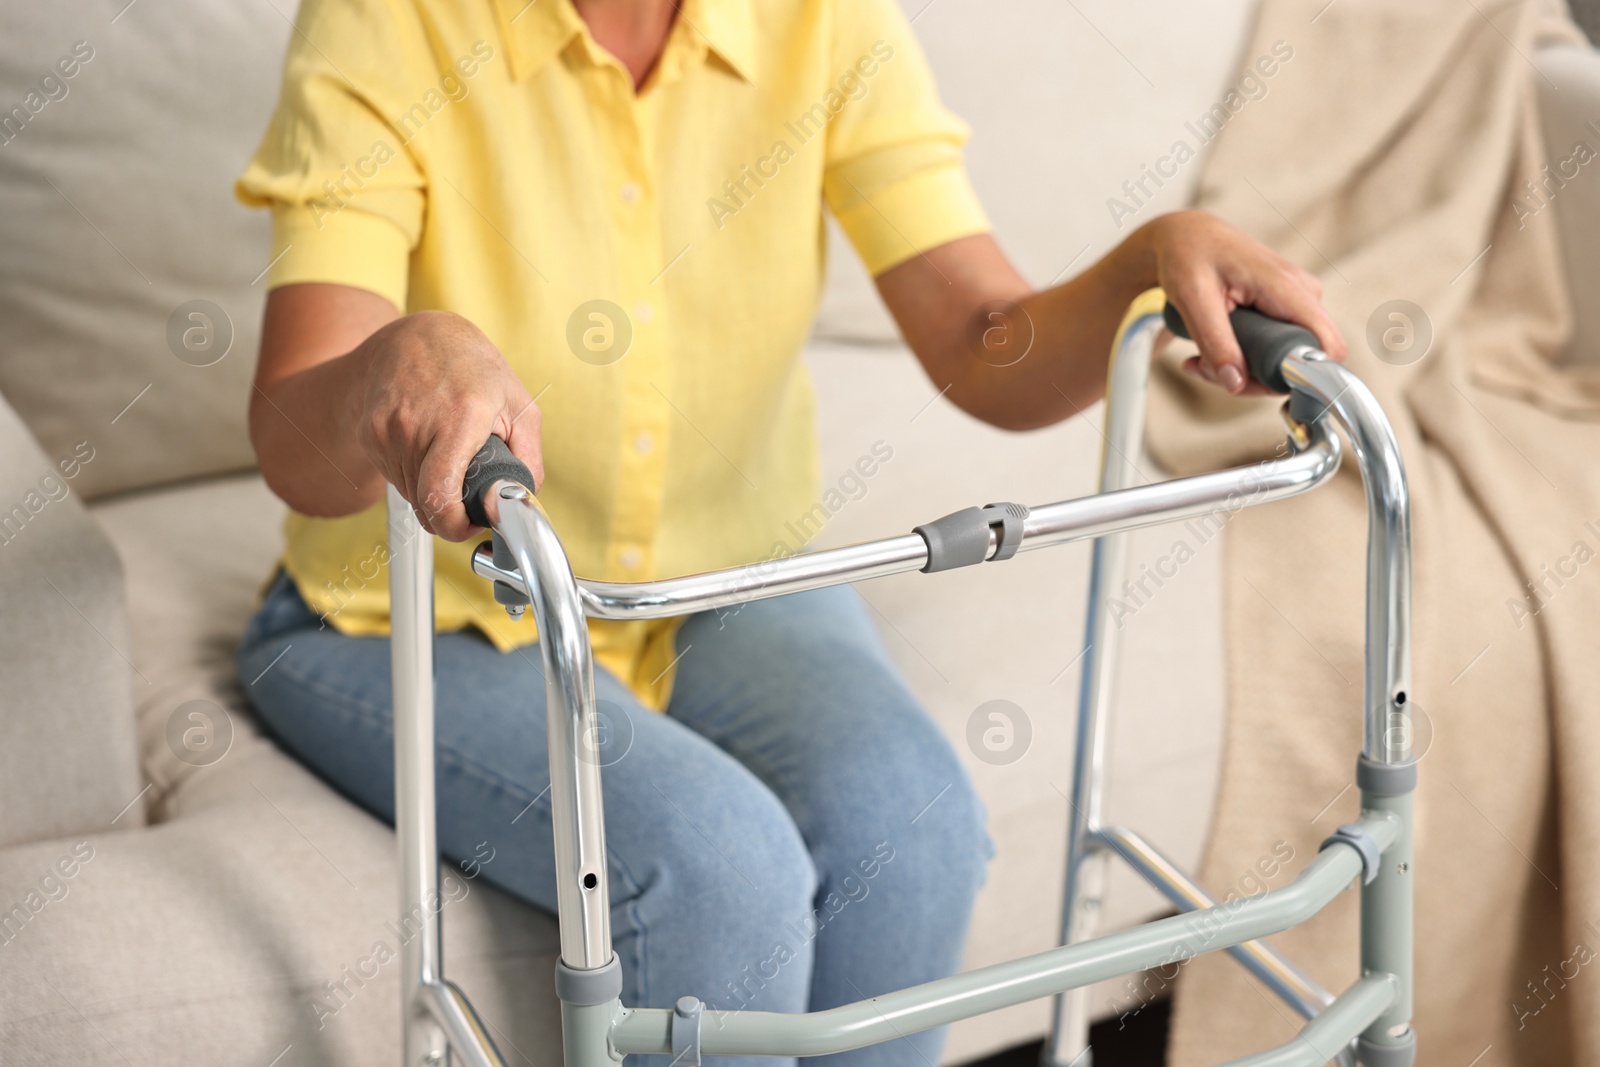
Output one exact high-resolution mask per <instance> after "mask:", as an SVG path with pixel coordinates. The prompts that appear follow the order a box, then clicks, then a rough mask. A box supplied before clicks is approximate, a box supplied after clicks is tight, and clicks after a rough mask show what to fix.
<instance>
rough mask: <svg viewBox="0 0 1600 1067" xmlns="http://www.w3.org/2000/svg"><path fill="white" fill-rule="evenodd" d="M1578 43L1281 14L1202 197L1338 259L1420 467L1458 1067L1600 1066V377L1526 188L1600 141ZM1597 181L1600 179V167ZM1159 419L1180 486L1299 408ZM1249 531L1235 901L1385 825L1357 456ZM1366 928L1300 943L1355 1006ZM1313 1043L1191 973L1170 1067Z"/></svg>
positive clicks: (1318, 259)
mask: <svg viewBox="0 0 1600 1067" xmlns="http://www.w3.org/2000/svg"><path fill="white" fill-rule="evenodd" d="M1563 37H1573V38H1574V39H1576V38H1575V31H1573V30H1572V28H1571V27H1570V25H1569V24H1568V23H1566V21H1565V19H1564V17H1562V16H1560V15H1555V14H1552V13H1551V12H1550V11H1549V10H1548V9H1541V8H1540V7H1539V5H1537V4H1535V3H1523V4H1517V3H1506V2H1503V0H1498V2H1496V0H1475V2H1474V0H1335V2H1333V3H1331V4H1330V3H1329V2H1328V0H1265V3H1264V5H1263V8H1262V11H1261V14H1260V16H1259V23H1258V26H1257V29H1256V31H1255V34H1254V38H1253V40H1252V42H1251V44H1250V45H1249V50H1248V52H1247V53H1246V54H1245V56H1244V62H1245V63H1246V64H1247V65H1253V64H1254V62H1255V60H1256V59H1257V58H1258V57H1261V56H1270V55H1273V54H1274V53H1275V51H1276V52H1279V53H1281V51H1282V45H1280V44H1279V42H1283V43H1285V44H1287V46H1289V47H1290V48H1292V49H1293V58H1292V60H1291V61H1289V62H1286V63H1282V64H1281V66H1280V69H1278V70H1277V72H1276V74H1275V76H1274V77H1272V78H1271V79H1270V81H1269V82H1268V83H1267V84H1268V91H1267V94H1266V95H1265V96H1264V97H1260V98H1259V99H1255V100H1252V101H1251V102H1250V103H1249V106H1248V107H1244V108H1242V109H1241V110H1240V111H1239V112H1238V114H1236V115H1234V116H1233V118H1232V119H1231V121H1230V122H1229V123H1228V124H1227V126H1226V128H1225V130H1224V131H1223V133H1222V134H1221V136H1220V138H1219V139H1218V140H1217V142H1216V145H1215V148H1214V151H1213V154H1212V156H1211V157H1210V159H1209V160H1208V162H1207V164H1206V167H1207V170H1206V173H1205V176H1204V180H1203V182H1202V191H1201V195H1200V205H1201V206H1203V207H1205V208H1207V209H1209V210H1211V211H1213V212H1216V213H1217V214H1219V215H1221V216H1223V217H1225V218H1227V219H1230V220H1231V221H1233V222H1235V223H1237V224H1238V225H1240V226H1242V227H1243V228H1244V229H1246V230H1247V231H1249V232H1251V233H1252V234H1255V235H1256V236H1258V237H1260V238H1262V239H1263V240H1265V241H1267V242H1268V243H1270V244H1271V245H1273V246H1274V247H1275V248H1277V249H1279V250H1280V251H1282V252H1283V253H1285V254H1286V255H1288V256H1290V257H1291V258H1293V259H1294V260H1296V261H1297V262H1299V263H1301V264H1302V265H1304V266H1306V267H1307V268H1309V269H1311V270H1313V271H1316V272H1317V273H1318V274H1319V275H1320V277H1321V278H1322V279H1323V281H1324V283H1325V285H1326V296H1325V298H1326V301H1327V304H1328V306H1329V307H1330V308H1331V309H1332V311H1333V312H1334V314H1335V316H1336V318H1337V320H1338V322H1339V324H1340V327H1341V329H1342V330H1343V331H1344V333H1345V336H1346V337H1347V338H1348V339H1349V341H1350V343H1351V348H1352V353H1351V356H1350V360H1349V364H1350V366H1351V367H1352V368H1353V369H1355V370H1356V371H1357V372H1358V373H1359V374H1360V375H1361V376H1362V377H1363V378H1364V379H1365V380H1366V381H1367V382H1368V383H1369V384H1371V386H1372V387H1373V389H1374V391H1375V392H1376V393H1377V396H1378V398H1379V400H1380V401H1381V402H1382V403H1383V405H1384V408H1385V410H1386V411H1387V412H1388V414H1389V417H1390V418H1391V419H1392V420H1393V422H1394V424H1395V427H1396V430H1397V431H1398V434H1399V438H1400V442H1401V446H1402V448H1403V451H1404V455H1405V461H1406V465H1407V470H1408V474H1409V477H1410V484H1411V491H1412V502H1413V515H1414V531H1415V535H1414V536H1415V552H1416V575H1415V639H1416V640H1415V659H1416V662H1415V678H1414V695H1415V704H1416V705H1417V706H1418V707H1420V709H1421V710H1422V712H1423V713H1424V715H1423V716H1422V717H1421V721H1420V724H1419V729H1418V736H1417V738H1416V742H1417V745H1418V747H1419V749H1424V750H1425V751H1424V754H1423V756H1422V762H1421V766H1420V771H1421V786H1420V788H1419V791H1418V794H1417V809H1416V810H1417V844H1416V863H1415V874H1416V932H1417V941H1416V961H1417V967H1416V1016H1415V1019H1416V1029H1417V1032H1418V1039H1419V1059H1418V1062H1419V1063H1420V1064H1425V1065H1437V1067H1469V1065H1472V1067H1493V1065H1497V1064H1528V1065H1534V1064H1537V1065H1555V1064H1564V1063H1572V1064H1580V1065H1600V855H1597V850H1596V846H1597V845H1600V378H1597V376H1596V375H1595V373H1594V372H1593V371H1580V370H1575V369H1570V368H1564V367H1562V366H1559V365H1558V363H1557V360H1558V354H1559V353H1560V352H1561V350H1562V348H1563V346H1564V344H1565V342H1566V338H1567V336H1568V334H1569V330H1570V309H1569V306H1568V298H1567V296H1566V290H1565V282H1564V279H1563V278H1562V276H1561V267H1560V254H1559V246H1558V244H1557V239H1558V238H1557V233H1556V229H1555V226H1554V214H1555V213H1554V211H1553V210H1551V209H1550V207H1548V206H1545V207H1540V206H1539V204H1540V200H1541V199H1543V200H1548V197H1542V198H1534V197H1531V196H1530V195H1529V193H1528V191H1527V189H1526V188H1525V187H1524V186H1523V182H1524V181H1530V180H1531V181H1534V182H1535V183H1539V182H1541V181H1543V174H1542V173H1541V168H1542V167H1544V165H1545V164H1546V163H1550V164H1551V166H1552V169H1555V166H1556V164H1557V163H1558V162H1560V161H1562V160H1566V159H1567V158H1568V157H1569V156H1571V155H1572V154H1573V146H1570V145H1551V146H1546V145H1543V144H1542V143H1541V138H1540V135H1539V130H1538V124H1537V116H1536V112H1535V86H1536V79H1537V78H1539V77H1540V75H1539V74H1538V73H1537V72H1536V71H1535V70H1534V69H1533V66H1532V64H1531V62H1530V57H1532V56H1533V55H1534V53H1535V51H1536V50H1537V48H1538V47H1539V45H1540V44H1541V43H1543V42H1547V41H1549V40H1551V39H1552V38H1557V39H1560V38H1563ZM1275 46H1276V47H1275ZM1589 147H1590V149H1591V150H1592V149H1596V148H1600V138H1597V139H1596V140H1594V141H1592V142H1591V144H1590V146H1589ZM1591 168H1592V169H1591ZM1575 180H1585V181H1600V163H1597V164H1589V165H1587V166H1584V167H1583V173H1581V174H1580V176H1579V177H1578V178H1577V179H1575ZM1554 195H1555V196H1556V197H1559V190H1556V192H1555V193H1554ZM1397 299H1403V300H1408V301H1411V302H1412V303H1414V304H1415V305H1417V306H1418V307H1419V308H1421V309H1422V310H1423V312H1424V313H1425V315H1426V319H1427V321H1428V322H1429V323H1430V324H1431V329H1432V333H1433V340H1432V345H1431V348H1430V349H1429V350H1428V352H1427V354H1426V356H1424V357H1423V358H1422V359H1420V360H1419V361H1417V362H1415V363H1412V364H1410V365H1408V366H1398V365H1393V363H1394V362H1395V359H1394V358H1393V357H1391V360H1390V361H1388V362H1386V361H1382V360H1379V359H1378V358H1376V357H1375V356H1374V354H1373V352H1372V350H1371V349H1370V348H1369V345H1368V342H1367V339H1366V338H1367V332H1368V320H1369V317H1371V316H1372V314H1373V312H1374V310H1375V309H1377V308H1378V307H1379V306H1380V305H1383V304H1385V303H1386V302H1388V301H1391V300H1397ZM1381 325H1382V326H1383V327H1392V326H1398V325H1401V324H1399V323H1398V322H1396V321H1391V320H1384V322H1383V323H1381ZM1401 328H1402V329H1403V326H1402V327H1401ZM1391 340H1392V341H1394V342H1398V343H1402V344H1403V342H1404V340H1405V338H1404V337H1403V336H1402V335H1393V336H1392V337H1391ZM1151 404H1152V410H1151V416H1150V421H1149V426H1150V445H1151V448H1152V450H1153V452H1154V453H1155V455H1156V457H1157V458H1158V459H1159V460H1160V461H1161V462H1162V463H1163V464H1164V465H1165V466H1166V467H1168V469H1172V470H1176V471H1179V472H1183V473H1188V472H1193V471H1197V470H1202V469H1208V468H1213V467H1216V466H1218V465H1221V464H1226V463H1237V462H1241V461H1245V460H1248V459H1251V458H1254V457H1256V456H1259V455H1264V454H1266V453H1267V452H1268V451H1270V449H1271V447H1272V446H1273V445H1274V444H1276V443H1277V442H1279V441H1281V439H1282V430H1281V424H1280V423H1279V422H1278V416H1277V414H1276V410H1275V408H1276V404H1275V403H1273V402H1266V401H1239V400H1234V399H1231V398H1228V397H1225V396H1223V395H1221V394H1220V393H1219V392H1217V391H1216V390H1213V389H1199V388H1197V387H1195V386H1194V385H1193V384H1192V383H1191V382H1190V381H1189V380H1188V379H1185V378H1183V377H1182V376H1180V375H1177V374H1175V373H1171V372H1170V366H1169V367H1168V369H1167V372H1164V373H1163V374H1161V375H1159V376H1158V381H1157V384H1156V387H1155V390H1154V392H1153V395H1152V398H1151ZM1229 525H1230V530H1229V538H1228V542H1227V552H1228V583H1227V604H1226V619H1227V623H1226V625H1227V647H1228V649H1229V652H1228V679H1229V702H1230V708H1229V717H1228V737H1227V743H1226V750H1225V757H1224V767H1223V782H1222V788H1221V794H1220V799H1219V801H1218V807H1217V812H1216V822H1215V828H1214V832H1213V836H1212V840H1211V843H1210V846H1209V851H1208V855H1207V858H1206V860H1205V863H1204V868H1203V871H1202V875H1203V880H1204V881H1205V882H1206V883H1207V884H1208V885H1210V886H1212V887H1213V888H1223V887H1227V886H1231V885H1237V884H1239V882H1240V879H1241V878H1242V877H1245V876H1247V874H1248V872H1252V871H1254V870H1257V869H1258V862H1259V861H1260V860H1261V859H1262V858H1263V857H1271V856H1273V855H1274V849H1275V847H1280V843H1281V842H1287V843H1288V844H1289V845H1291V846H1292V847H1293V849H1294V852H1295V855H1296V864H1294V865H1293V866H1298V863H1300V862H1304V861H1305V860H1307V859H1309V858H1310V857H1311V856H1312V854H1313V853H1314V851H1315V849H1316V847H1317V844H1318V842H1319V841H1320V840H1321V839H1322V838H1323V837H1324V836H1326V835H1327V834H1328V833H1329V832H1331V831H1332V830H1333V828H1334V827H1335V826H1336V825H1337V824H1338V823H1340V822H1345V821H1348V820H1349V819H1350V818H1352V817H1353V816H1354V815H1355V813H1356V808H1357V801H1356V795H1355V790H1354V789H1353V788H1351V786H1350V783H1351V781H1352V777H1353V772H1354V759H1355V754H1356V752H1357V751H1358V749H1359V745H1360V720H1361V704H1362V700H1361V671H1362V583H1363V551H1362V546H1363V543H1364V538H1365V508H1364V503H1363V498H1362V494H1361V489H1360V484H1359V479H1358V477H1357V473H1356V465H1355V463H1354V462H1353V457H1347V463H1346V469H1345V470H1344V471H1343V472H1341V474H1340V476H1339V478H1338V479H1336V481H1335V483H1334V484H1333V485H1331V486H1328V487H1326V488H1324V489H1323V490H1321V491H1319V492H1316V493H1312V494H1309V495H1308V496H1305V497H1302V498H1299V499H1298V500H1295V501H1291V502H1288V503H1284V504H1277V505H1272V506H1269V507H1264V508H1257V509H1252V510H1250V511H1248V512H1244V513H1242V514H1240V515H1239V516H1237V517H1236V518H1234V520H1233V521H1232V522H1231V523H1230V524H1229ZM1530 583H1531V584H1530ZM1277 884H1281V882H1279V883H1277ZM1356 918H1357V898H1356V895H1355V894H1353V893H1347V894H1345V895H1344V896H1343V897H1341V898H1340V900H1339V901H1338V902H1337V903H1336V904H1335V905H1334V906H1333V907H1332V908H1330V909H1329V911H1328V912H1326V913H1324V914H1323V915H1322V916H1319V917H1318V919H1317V920H1315V921H1313V922H1312V923H1311V924H1309V925H1308V926H1306V927H1302V928H1300V929H1297V930H1294V931H1290V932H1289V933H1286V934H1284V935H1282V936H1281V937H1279V938H1277V939H1275V941H1276V943H1277V944H1279V945H1280V946H1281V947H1282V948H1284V949H1285V950H1286V951H1287V952H1288V953H1289V954H1290V955H1291V956H1292V957H1293V958H1294V959H1296V960H1297V961H1298V962H1300V963H1301V965H1302V966H1304V967H1305V968H1306V969H1307V970H1309V971H1310V972H1311V973H1312V974H1313V975H1315V976H1316V977H1317V978H1318V979H1319V980H1320V981H1321V982H1323V983H1324V984H1326V985H1327V986H1328V987H1329V988H1331V989H1334V990H1339V989H1343V988H1344V987H1345V986H1347V985H1348V984H1349V983H1350V982H1351V981H1352V980H1354V979H1355V978H1356V977H1357V975H1358V964H1357V951H1356V946H1357V937H1356ZM1299 1026H1300V1020H1299V1019H1298V1018H1297V1017H1295V1016H1294V1015H1293V1013H1292V1012H1290V1011H1289V1010H1288V1009H1287V1008H1284V1007H1283V1006H1281V1005H1280V1004H1278V1003H1277V1002H1276V1001H1275V1000H1273V999H1272V998H1271V995H1270V994H1268V993H1266V992H1264V991H1263V990H1262V989H1261V987H1259V986H1258V985H1256V983H1255V982H1254V980H1253V979H1249V978H1247V977H1246V976H1245V974H1244V972H1243V971H1242V969H1240V968H1239V967H1238V966H1237V965H1236V964H1235V963H1234V962H1233V961H1232V960H1230V959H1228V958H1226V957H1225V956H1223V955H1221V954H1215V955H1212V956H1207V957H1203V958H1201V959H1198V960H1195V961H1193V962H1191V963H1190V964H1188V965H1187V966H1186V967H1185V968H1184V971H1183V976H1182V978H1181V979H1180V980H1179V990H1178V998H1177V1005H1176V1012H1175V1018H1174V1030H1173V1038H1172V1047H1171V1062H1172V1063H1173V1064H1175V1065H1180V1067H1188V1065H1192V1064H1201V1063H1214V1062H1217V1061H1220V1060H1222V1059H1225V1058H1228V1057H1231V1056H1235V1055H1240V1054H1243V1053H1245V1052H1248V1051H1252V1050H1259V1049H1262V1048H1265V1047H1267V1046H1269V1045H1273V1044H1278V1043H1281V1042H1284V1041H1287V1040H1289V1039H1290V1038H1291V1037H1292V1035H1293V1034H1294V1032H1295V1031H1296V1030H1297V1029H1298V1028H1299Z"/></svg>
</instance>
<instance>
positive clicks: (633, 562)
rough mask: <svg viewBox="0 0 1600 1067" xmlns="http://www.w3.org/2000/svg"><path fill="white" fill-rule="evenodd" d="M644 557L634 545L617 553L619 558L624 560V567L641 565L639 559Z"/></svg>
mask: <svg viewBox="0 0 1600 1067" xmlns="http://www.w3.org/2000/svg"><path fill="white" fill-rule="evenodd" d="M643 558H644V557H643V556H642V555H641V554H640V552H639V550H638V549H637V548H635V547H633V546H632V545H629V546H628V547H627V548H624V549H623V550H622V551H621V552H620V553H619V554H618V555H617V559H619V560H621V561H622V565H623V566H624V567H637V566H638V565H639V561H640V560H641V559H643Z"/></svg>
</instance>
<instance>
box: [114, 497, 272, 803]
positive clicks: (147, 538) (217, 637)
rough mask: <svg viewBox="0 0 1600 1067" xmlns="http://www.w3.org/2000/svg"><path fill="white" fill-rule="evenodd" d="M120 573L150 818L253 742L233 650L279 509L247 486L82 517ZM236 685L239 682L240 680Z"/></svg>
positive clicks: (124, 501)
mask: <svg viewBox="0 0 1600 1067" xmlns="http://www.w3.org/2000/svg"><path fill="white" fill-rule="evenodd" d="M91 511H92V513H93V515H94V517H95V518H96V519H97V520H99V522H100V524H101V525H102V526H103V527H104V528H105V530H106V532H107V533H108V534H109V535H110V537H111V540H112V541H113V542H114V543H115V544H116V546H117V551H118V552H119V553H120V554H121V556H122V559H123V560H124V564H125V570H126V572H127V589H128V605H129V607H128V610H129V614H130V617H131V618H132V621H133V638H132V649H131V654H132V657H133V661H134V663H135V664H137V665H138V667H139V670H140V673H141V674H142V676H143V677H144V678H145V679H146V681H145V683H144V684H141V685H138V686H137V687H136V688H135V689H134V694H133V695H134V701H135V705H136V714H137V718H138V724H139V726H138V735H139V753H140V758H141V760H142V761H143V765H144V773H145V777H146V778H147V780H148V781H150V782H151V783H152V786H153V788H152V789H151V791H150V794H149V796H148V798H147V799H148V800H149V802H150V805H151V810H152V813H153V816H154V818H156V819H158V820H159V819H163V818H167V817H169V816H170V814H171V812H170V811H168V810H167V800H168V798H169V796H170V795H171V794H172V793H173V791H174V790H175V789H176V788H177V787H178V786H179V785H180V784H182V783H183V782H184V781H185V780H186V779H188V778H189V777H190V776H192V775H194V774H195V773H196V772H198V771H200V770H202V769H204V768H206V767H209V766H211V765H212V764H214V763H216V762H217V761H219V760H221V759H222V758H223V757H224V756H226V755H227V753H228V750H229V746H230V745H233V744H238V743H240V742H241V741H243V740H244V739H247V738H249V737H253V736H254V735H255V734H256V733H257V728H256V726H255V724H254V720H253V719H252V718H251V716H250V714H249V713H248V711H247V710H246V705H245V700H244V692H243V688H242V686H241V683H240V681H239V678H238V675H237V673H236V671H235V670H234V665H233V656H234V649H235V647H236V645H237V643H238V640H239V635H240V634H242V633H243V632H244V628H245V624H246V623H247V622H248V621H249V619H250V616H251V614H252V613H253V612H254V610H255V607H256V603H257V599H258V594H259V593H260V591H261V588H262V586H263V584H264V583H265V581H266V580H267V578H268V577H269V576H270V574H271V571H272V568H273V562H274V561H275V560H276V559H277V557H278V553H279V552H280V551H281V550H282V547H283V533H282V526H283V516H284V511H285V509H284V506H283V504H282V503H281V502H280V501H279V500H278V499H277V498H276V497H275V496H273V495H272V494H271V493H270V492H269V491H268V490H267V487H266V485H265V484H264V483H263V482H262V481H261V478H260V476H259V475H257V474H247V475H239V476H232V477H221V478H213V479H209V480H203V481H199V482H194V483H190V484H187V485H182V486H174V487H172V488H168V489H160V490H152V491H146V492H141V493H132V494H125V495H122V496H119V497H117V498H116V499H113V500H107V501H102V502H99V503H96V504H94V505H92V507H91ZM246 681H248V679H246Z"/></svg>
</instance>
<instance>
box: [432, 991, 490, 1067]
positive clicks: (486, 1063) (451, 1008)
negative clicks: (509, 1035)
mask: <svg viewBox="0 0 1600 1067" xmlns="http://www.w3.org/2000/svg"><path fill="white" fill-rule="evenodd" d="M417 1003H418V1006H419V1007H420V1008H421V1009H422V1010H423V1011H425V1012H427V1014H428V1016H429V1017H430V1018H431V1019H432V1020H433V1021H434V1022H435V1023H437V1024H438V1026H439V1027H440V1028H441V1029H443V1030H444V1032H445V1034H446V1035H447V1036H448V1037H449V1039H450V1055H451V1057H452V1062H455V1063H459V1064H464V1065H465V1067H506V1063H505V1060H504V1059H503V1058H501V1056H500V1050H499V1049H497V1048H496V1047H495V1044H494V1041H493V1040H492V1039H491V1038H490V1037H489V1034H488V1031H486V1030H484V1028H483V1026H482V1022H481V1020H480V1019H479V1018H478V1013H477V1012H476V1011H475V1010H474V1009H473V1007H472V1005H471V1004H469V1003H468V1002H467V999H466V997H464V996H462V995H461V992H460V991H459V990H458V989H456V987H455V986H454V985H453V984H451V983H449V982H429V983H427V984H426V985H424V986H422V987H420V988H419V989H418V990H417ZM455 1057H460V1058H459V1060H457V1059H455ZM441 1062H442V1061H441ZM429 1067H433V1065H432V1064H430V1065H429Z"/></svg>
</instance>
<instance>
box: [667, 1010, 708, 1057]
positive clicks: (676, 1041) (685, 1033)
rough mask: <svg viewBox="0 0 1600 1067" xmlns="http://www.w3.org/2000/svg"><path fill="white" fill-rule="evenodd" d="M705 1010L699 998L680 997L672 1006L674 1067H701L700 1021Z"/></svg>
mask: <svg viewBox="0 0 1600 1067" xmlns="http://www.w3.org/2000/svg"><path fill="white" fill-rule="evenodd" d="M705 1010H706V1006H705V1005H704V1004H702V1003H700V998H699V997H679V998H678V1002H677V1003H676V1004H674V1005H673V1006H672V1067H700V1020H701V1019H702V1018H703V1017H704V1016H705Z"/></svg>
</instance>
